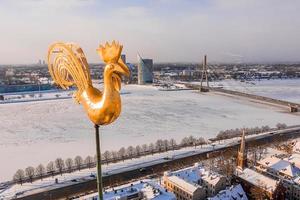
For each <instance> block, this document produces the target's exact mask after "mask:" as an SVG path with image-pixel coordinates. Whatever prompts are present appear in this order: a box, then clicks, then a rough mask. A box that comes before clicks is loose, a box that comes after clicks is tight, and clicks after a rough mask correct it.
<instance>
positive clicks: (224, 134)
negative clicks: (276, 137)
mask: <svg viewBox="0 0 300 200" xmlns="http://www.w3.org/2000/svg"><path fill="white" fill-rule="evenodd" d="M276 128H277V129H284V128H287V125H286V124H284V123H278V124H277V125H276ZM243 130H244V131H245V134H246V135H254V134H259V133H263V132H267V131H271V130H272V129H271V128H270V127H269V126H262V127H254V128H236V129H229V130H225V131H220V132H219V133H218V135H217V136H216V137H215V138H213V139H212V141H221V140H226V139H231V138H235V137H241V135H242V132H243Z"/></svg>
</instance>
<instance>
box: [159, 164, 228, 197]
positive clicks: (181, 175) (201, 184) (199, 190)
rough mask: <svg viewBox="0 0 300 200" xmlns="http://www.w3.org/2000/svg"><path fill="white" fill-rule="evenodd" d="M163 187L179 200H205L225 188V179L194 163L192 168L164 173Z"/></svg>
mask: <svg viewBox="0 0 300 200" xmlns="http://www.w3.org/2000/svg"><path fill="white" fill-rule="evenodd" d="M163 185H164V187H165V188H166V189H168V190H170V191H172V192H173V193H174V194H175V195H176V198H177V199H180V200H194V199H206V198H207V197H211V196H215V195H216V194H217V193H218V192H219V191H221V190H224V189H225V188H226V178H225V177H224V176H222V175H219V174H217V173H212V172H209V171H206V170H205V169H204V168H203V167H201V166H199V164H198V163H196V164H195V165H194V166H193V167H188V168H185V169H181V170H178V171H174V172H165V174H164V176H163Z"/></svg>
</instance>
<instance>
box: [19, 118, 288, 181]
mask: <svg viewBox="0 0 300 200" xmlns="http://www.w3.org/2000/svg"><path fill="white" fill-rule="evenodd" d="M286 127H287V125H286V124H281V123H278V124H277V125H276V128H277V129H283V128H286ZM243 130H245V133H246V134H247V135H253V134H258V133H262V132H266V131H270V130H271V128H270V127H269V126H262V127H255V128H243V129H230V130H225V131H220V132H219V133H218V135H217V136H216V137H215V138H213V139H210V140H212V141H220V140H225V139H230V138H234V137H240V136H241V134H242V131H243ZM205 144H207V141H206V140H205V139H204V138H203V137H199V138H195V137H194V136H188V137H184V138H183V139H182V140H181V141H180V142H179V143H177V141H176V140H175V139H174V138H172V139H170V140H161V139H158V140H157V141H156V142H155V143H150V144H143V145H137V146H135V147H134V146H129V147H127V148H125V147H121V148H120V149H119V150H118V151H105V152H104V153H103V154H102V163H106V164H108V163H110V162H118V161H124V160H126V159H133V158H137V157H140V156H144V155H150V154H154V153H162V152H166V151H170V150H172V151H173V150H175V149H180V148H184V147H191V146H194V147H195V148H196V147H197V146H200V147H201V148H202V146H203V145H205ZM95 161H96V156H94V157H92V156H87V157H86V158H85V159H83V158H82V157H81V156H76V157H75V158H74V159H72V158H67V159H66V160H63V159H62V158H57V159H56V160H55V161H50V162H49V163H48V164H47V165H46V166H44V165H42V164H40V165H38V166H37V167H36V168H34V167H31V166H30V167H27V168H26V169H25V170H23V169H19V170H17V172H16V173H15V175H14V177H13V180H14V181H16V182H19V183H21V184H22V183H23V182H24V181H30V182H32V181H33V180H34V179H43V177H46V176H54V175H56V174H61V175H62V174H63V173H71V172H72V171H74V170H79V171H80V170H81V169H83V168H91V167H94V166H96V162H95Z"/></svg>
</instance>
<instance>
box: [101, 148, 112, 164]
mask: <svg viewBox="0 0 300 200" xmlns="http://www.w3.org/2000/svg"><path fill="white" fill-rule="evenodd" d="M102 157H103V159H104V161H105V162H106V164H107V165H108V161H109V159H110V158H111V153H110V152H109V151H105V152H104V153H103V154H102Z"/></svg>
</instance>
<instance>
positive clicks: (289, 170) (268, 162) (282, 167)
mask: <svg viewBox="0 0 300 200" xmlns="http://www.w3.org/2000/svg"><path fill="white" fill-rule="evenodd" d="M295 159H297V158H289V159H280V158H277V157H275V156H271V157H267V158H265V159H263V160H260V161H259V162H258V163H259V164H261V165H263V166H265V167H267V168H270V169H273V170H274V171H277V172H280V173H283V174H285V175H288V176H290V177H296V176H298V175H299V174H300V169H299V168H298V167H297V166H296V165H295V164H293V163H294V161H293V160H295ZM298 161H300V159H299V158H298Z"/></svg>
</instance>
